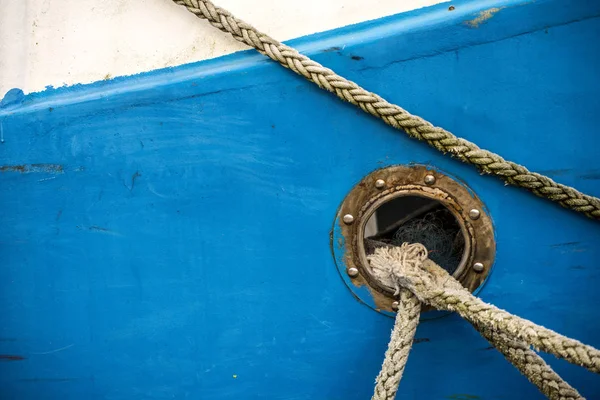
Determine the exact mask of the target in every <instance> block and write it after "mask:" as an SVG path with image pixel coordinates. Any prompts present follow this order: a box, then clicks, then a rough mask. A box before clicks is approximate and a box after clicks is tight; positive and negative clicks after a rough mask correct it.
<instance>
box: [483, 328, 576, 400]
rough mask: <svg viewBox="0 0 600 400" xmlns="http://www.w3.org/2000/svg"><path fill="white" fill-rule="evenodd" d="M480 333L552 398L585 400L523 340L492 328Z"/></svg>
mask: <svg viewBox="0 0 600 400" xmlns="http://www.w3.org/2000/svg"><path fill="white" fill-rule="evenodd" d="M479 333H481V335H482V336H483V337H484V338H486V339H487V341H488V342H490V344H492V345H493V346H494V347H495V348H496V349H497V350H498V351H499V352H501V353H502V354H503V355H504V357H505V358H506V359H507V360H508V361H510V363H511V364H512V365H514V366H515V367H516V368H517V369H518V370H519V371H520V372H521V373H522V374H523V375H525V377H526V378H527V379H528V380H529V382H531V383H533V384H534V385H535V386H537V388H538V389H539V390H540V392H542V393H543V394H545V395H546V397H548V398H549V399H550V400H585V399H584V398H583V397H582V396H581V395H580V394H579V392H577V390H575V389H574V388H572V387H571V385H569V384H568V383H567V382H565V381H564V380H563V379H562V378H561V377H560V376H559V375H558V374H557V373H556V372H554V370H552V368H550V366H549V365H548V364H546V362H545V361H544V359H543V358H542V357H540V356H539V355H538V354H537V353H536V352H535V351H533V350H531V349H530V348H529V346H527V345H526V344H524V343H523V342H521V341H518V340H514V339H511V338H510V337H509V336H507V335H505V334H503V333H497V332H494V331H491V330H481V331H479Z"/></svg>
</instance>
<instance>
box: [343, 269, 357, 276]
mask: <svg viewBox="0 0 600 400" xmlns="http://www.w3.org/2000/svg"><path fill="white" fill-rule="evenodd" d="M346 272H348V276H349V277H350V278H356V277H357V276H358V269H357V268H354V267H352V268H348V270H347V271H346Z"/></svg>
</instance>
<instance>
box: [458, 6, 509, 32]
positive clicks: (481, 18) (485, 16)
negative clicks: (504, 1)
mask: <svg viewBox="0 0 600 400" xmlns="http://www.w3.org/2000/svg"><path fill="white" fill-rule="evenodd" d="M503 8H504V7H492V8H489V9H487V10H483V11H481V12H480V13H479V15H477V18H474V19H471V20H469V21H465V24H466V25H468V26H470V27H471V28H479V26H480V25H481V24H483V23H485V22H487V20H489V19H490V18H492V17H493V16H494V14H496V13H497V12H498V11H500V10H502V9H503Z"/></svg>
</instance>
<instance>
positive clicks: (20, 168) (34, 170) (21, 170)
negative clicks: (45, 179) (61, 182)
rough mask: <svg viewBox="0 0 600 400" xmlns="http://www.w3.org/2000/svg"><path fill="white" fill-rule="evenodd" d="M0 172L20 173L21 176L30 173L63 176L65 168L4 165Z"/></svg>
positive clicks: (40, 165)
mask: <svg viewBox="0 0 600 400" xmlns="http://www.w3.org/2000/svg"><path fill="white" fill-rule="evenodd" d="M0 172H19V173H21V174H29V173H51V174H62V173H64V168H63V166H62V165H60V164H21V165H3V166H0Z"/></svg>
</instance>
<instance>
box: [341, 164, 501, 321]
mask: <svg viewBox="0 0 600 400" xmlns="http://www.w3.org/2000/svg"><path fill="white" fill-rule="evenodd" d="M399 198H402V199H401V201H399V200H398V199H399ZM411 198H412V199H415V200H419V199H420V200H422V201H421V203H427V204H434V205H435V206H436V207H439V208H441V207H442V206H443V208H444V209H445V210H447V211H448V212H449V213H446V214H447V215H450V214H451V215H452V216H453V217H454V219H455V221H456V229H457V231H460V234H461V238H462V239H464V243H462V242H461V245H462V247H461V249H462V256H460V257H459V258H457V261H456V263H457V265H456V267H455V268H454V269H453V270H452V271H449V272H451V273H452V275H453V276H454V277H455V278H456V279H457V280H459V281H460V282H461V284H462V285H463V286H464V287H465V288H467V289H469V290H470V291H471V292H476V291H478V290H479V289H480V288H481V287H482V285H483V283H484V282H485V280H486V279H487V277H488V275H489V273H490V271H491V268H492V265H493V262H494V257H495V253H496V242H495V240H494V230H493V225H492V220H491V218H490V217H489V215H488V212H487V210H486V208H485V206H484V204H483V203H482V202H481V200H480V199H479V198H478V197H477V195H475V193H474V192H473V191H472V190H471V189H469V188H468V187H467V186H466V185H465V184H464V183H462V182H459V181H458V180H457V179H455V178H453V177H451V176H449V175H448V174H445V173H443V172H441V171H439V170H435V169H432V168H431V167H429V166H423V165H409V166H405V165H399V166H392V167H387V168H384V169H380V170H377V171H374V172H372V173H371V174H369V175H367V176H366V177H365V178H364V179H362V180H361V181H360V182H359V183H358V184H357V185H356V186H354V188H352V190H351V191H350V193H348V195H347V196H346V198H345V199H344V201H343V202H342V204H341V206H340V208H339V210H338V213H337V217H336V220H335V223H334V229H333V233H332V249H333V254H334V258H335V261H336V266H337V268H338V271H339V272H340V275H341V276H342V278H343V280H344V282H345V283H346V285H347V286H348V288H349V289H350V290H351V291H352V293H353V294H354V295H355V297H357V298H358V299H359V300H361V301H362V302H363V303H365V304H367V305H368V306H370V307H371V308H373V309H375V310H377V311H379V312H382V313H384V314H388V315H394V302H395V301H396V299H395V298H394V296H393V292H394V290H393V288H390V287H385V286H383V285H381V284H380V283H379V282H378V281H377V280H376V279H374V278H373V274H372V273H371V269H370V265H369V263H368V261H367V249H366V247H365V237H366V235H365V229H366V225H367V222H368V221H370V219H371V218H372V216H373V215H374V213H375V212H384V211H386V212H388V213H389V210H386V209H384V208H383V207H384V206H385V207H387V208H388V209H390V207H391V208H392V209H393V204H396V203H397V204H405V203H406V202H408V201H409V200H410V199H411ZM393 202H395V203H393ZM386 204H387V206H386ZM378 210H379V211H378ZM400 212H404V213H405V214H406V213H407V212H409V210H408V209H406V210H400ZM457 235H458V233H457Z"/></svg>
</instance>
